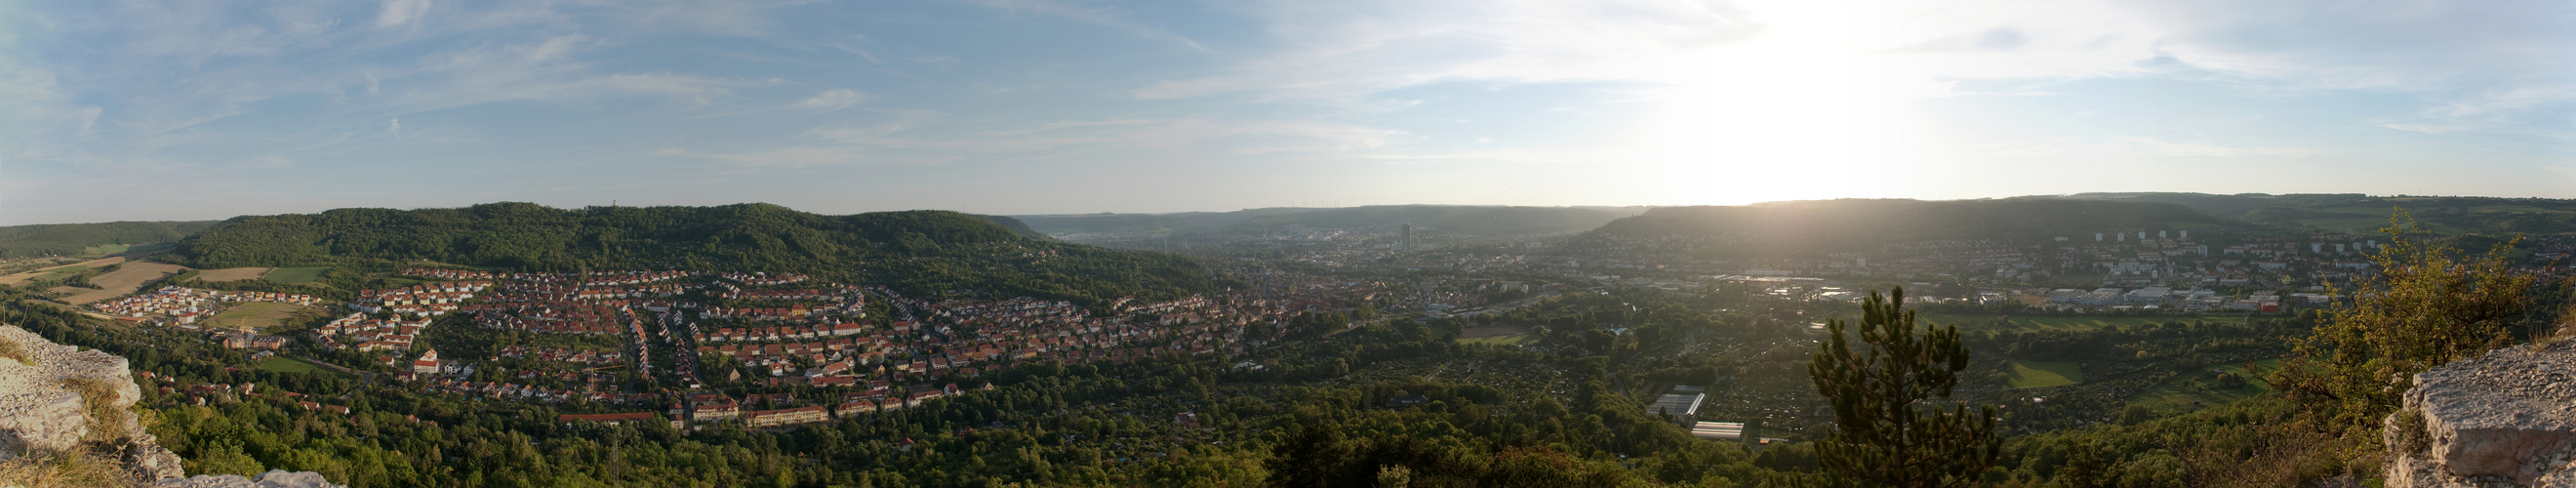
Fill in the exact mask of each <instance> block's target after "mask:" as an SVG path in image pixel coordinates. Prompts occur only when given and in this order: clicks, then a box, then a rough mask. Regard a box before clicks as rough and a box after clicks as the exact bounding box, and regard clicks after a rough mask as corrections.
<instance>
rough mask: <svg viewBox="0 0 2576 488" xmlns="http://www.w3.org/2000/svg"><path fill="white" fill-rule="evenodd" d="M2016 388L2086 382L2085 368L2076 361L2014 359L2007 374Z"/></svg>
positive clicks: (2007, 377)
mask: <svg viewBox="0 0 2576 488" xmlns="http://www.w3.org/2000/svg"><path fill="white" fill-rule="evenodd" d="M2006 379H2007V380H2008V381H2010V382H2011V384H2012V387H2014V388H2040V387H2049V386H2057V385H2071V384H2076V383H2083V382H2084V368H2081V367H2078V366H2076V364H2075V362H2074V361H2013V362H2012V373H2011V374H2010V375H2008V376H2006Z"/></svg>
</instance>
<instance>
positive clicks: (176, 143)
mask: <svg viewBox="0 0 2576 488" xmlns="http://www.w3.org/2000/svg"><path fill="white" fill-rule="evenodd" d="M0 12H5V13H7V14H8V15H0V31H5V32H9V33H10V35H7V36H0V80H6V82H5V83H0V225H17V224H30V223H67V222H103V221H115V220H206V219H219V218H225V217H230V216H234V215H253V214H278V213H306V212H313V211H319V210H325V209H331V208H345V207H389V208H424V207H457V206H464V205H471V204H475V203H488V202H495V201H526V202H534V203H539V204H544V205H549V206H556V207H581V206H588V205H608V204H610V203H611V202H612V201H614V202H617V203H619V204H623V205H637V206H647V205H720V204H729V203H741V202H770V203H776V204H780V205H784V206H788V207H791V208H796V209H799V210H805V211H811V212H817V213H829V214H848V213H859V212H867V211H881V210H903V209H918V208H936V209H948V210H959V211H966V212H973V213H981V214H999V215H1030V214H1084V213H1100V212H1119V213H1170V212H1188V211H1226V210H1223V209H1250V208H1268V207H1297V206H1304V207H1327V206H1328V207H1354V206H1364V205H1386V204H1417V203H1427V204H1449V205H1523V206H1579V205H1603V206H1633V205H1656V206H1673V205H1705V204H1726V205H1732V204H1748V203H1756V202H1765V201H1781V200H1807V199H1828V198H1847V197H1848V198H1917V199H1963V198H1980V197H1985V198H1993V197H2002V196H2018V195H2063V194H2072V193H2086V192H2131V191H2170V192H2202V193H2213V194H2236V193H2249V192H2254V193H2273V194H2282V193H2366V194H2373V195H2395V194H2414V195H2425V194H2452V195H2484V196H2498V197H2548V198H2576V144H2571V139H2576V115H2571V114H2576V65H2570V64H2568V63H2565V62H2564V61H2563V60H2565V59H2576V31H2568V30H2566V29H2564V28H2563V27H2564V26H2566V25H2570V24H2576V5H2571V4H2566V3H2563V2H2539V1H2496V2H2475V3H2460V2H2434V1H2395V2H2380V3H2372V4H2367V5H2361V4H2349V3H2337V2H2293V3H2283V4H2263V5H2245V4H2241V3H2234V2H2214V1H2195V2H2169V3H2158V4H2153V5H2137V4H2123V3H2117V2H2057V3H2047V4H2039V5H2028V4H2016V3H2006V2H1957V3H1943V4H1940V5H1929V4H1913V3H1899V2H1889V3H1877V2H1792V1H1768V0H1746V1H1726V2H1678V3H1674V2H1644V1H1637V2H1625V1H1620V2H1579V3H1561V2H1428V3H1403V4H1376V3H1369V2H1252V3H1242V2H1230V3H1215V2H1211V3H1173V4H1156V5H1125V4H1111V3H1092V2H1080V1H1055V0H973V1H962V2H937V3H902V4H842V3H793V2H791V3H783V4H770V3H749V2H620V3H617V4H613V5H600V4H589V3H580V2H550V1H540V2H507V3H476V2H452V1H439V0H384V1H382V2H379V3H366V4H354V3H353V4H328V3H230V2H186V3H153V2H116V3H78V4H41V3H29V2H10V1H0Z"/></svg>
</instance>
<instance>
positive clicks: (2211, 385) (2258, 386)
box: [2129, 359, 2281, 415]
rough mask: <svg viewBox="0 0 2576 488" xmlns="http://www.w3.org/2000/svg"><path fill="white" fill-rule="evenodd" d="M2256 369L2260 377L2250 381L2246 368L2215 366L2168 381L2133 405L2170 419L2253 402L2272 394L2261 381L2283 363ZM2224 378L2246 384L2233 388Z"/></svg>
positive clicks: (2133, 400)
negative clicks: (2221, 378) (2262, 396)
mask: <svg viewBox="0 0 2576 488" xmlns="http://www.w3.org/2000/svg"><path fill="white" fill-rule="evenodd" d="M2254 369H2255V370H2256V371H2257V373H2256V374H2257V375H2259V376H2258V377H2255V378H2248V377H2246V376H2245V373H2244V372H2243V365H2237V364H2214V365H2210V366H2208V367H2204V368H2201V369H2200V370H2198V371H2189V372H2184V373H2182V374H2177V375H2174V377H2172V378H2166V379H2165V381H2163V382H2161V383H2158V384H2156V387H2155V389H2151V390H2147V391H2144V392H2139V393H2138V394H2137V396H2132V397H2129V404H2131V405H2140V406H2145V407H2147V408H2149V409H2153V410H2155V411H2156V413H2157V414H2160V415H2170V414H2175V413H2182V412H2189V411H2192V410H2199V409H2201V408H2204V407H2212V406H2218V405H2225V404H2228V403H2230V402H2235V401H2237V400H2243V399H2247V398H2253V397H2254V396H2255V395H2261V394H2263V392H2266V391H2271V387H2270V386H2269V385H2266V384H2264V383H2263V382H2262V381H2260V379H2259V377H2260V376H2269V375H2271V374H2272V372H2274V371H2279V370H2280V369H2281V360H2279V359H2266V360H2262V361H2257V362H2255V363H2254ZM2221 374H2229V375H2235V376H2236V377H2237V378H2238V379H2240V380H2245V381H2244V382H2243V384H2241V385H2237V386H2233V387H2230V385H2229V383H2232V382H2228V381H2223V380H2220V379H2219V376H2220V375H2221Z"/></svg>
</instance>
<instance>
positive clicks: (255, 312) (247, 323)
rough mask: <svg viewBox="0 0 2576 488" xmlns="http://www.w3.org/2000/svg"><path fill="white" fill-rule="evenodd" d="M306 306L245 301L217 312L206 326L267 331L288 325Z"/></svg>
mask: <svg viewBox="0 0 2576 488" xmlns="http://www.w3.org/2000/svg"><path fill="white" fill-rule="evenodd" d="M306 308H309V307H305V306H302V305H288V304H284V303H269V302H245V303H241V304H239V305H235V306H233V307H232V308H230V309H227V310H224V311H223V312H222V313H217V314H215V318H214V319H211V320H208V321H206V326H207V327H215V328H249V329H252V330H259V331H266V330H270V329H275V328H277V327H279V326H282V325H286V320H287V319H290V318H294V317H295V314H296V313H297V312H302V311H304V309H306Z"/></svg>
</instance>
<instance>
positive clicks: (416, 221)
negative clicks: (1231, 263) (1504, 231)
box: [178, 203, 1215, 304]
mask: <svg viewBox="0 0 2576 488" xmlns="http://www.w3.org/2000/svg"><path fill="white" fill-rule="evenodd" d="M1024 228H1025V227H1023V229H1024ZM178 256H179V259H181V260H183V261H184V262H186V263H187V264H189V265H191V266H195V267H199V268H209V269H211V268H229V267H241V266H267V267H294V266H358V265H365V264H367V263H384V262H388V261H402V262H411V261H422V260H425V261H434V262H440V263H448V264H457V265H465V266H475V267H484V268H493V269H508V270H528V271H576V270H585V269H639V268H649V269H694V270H739V271H766V272H795V273H808V274H814V275H817V276H821V277H827V278H834V279H842V280H848V281H852V282H859V283H870V284H885V285H891V286H896V287H898V288H903V289H906V290H908V291H918V292H943V291H983V290H990V291H992V292H995V293H999V294H1002V295H1003V296H1037V297H1046V298H1058V299H1066V300H1072V301H1075V302H1078V303H1084V304H1096V303H1100V302H1102V301H1104V300H1107V299H1112V298H1116V297H1119V296H1125V295H1140V296H1147V297H1166V296H1177V295H1183V294H1188V293H1193V292H1200V291H1206V290H1208V289H1211V288H1212V287H1213V286H1214V283H1215V277H1213V276H1212V275H1211V274H1210V273H1209V272H1208V271H1207V270H1205V269H1203V268H1201V267H1199V266H1198V265H1197V264H1196V263H1194V262H1192V261H1189V260H1188V259H1186V258H1182V257H1180V256H1174V255H1169V254H1161V253H1150V252H1135V251H1116V250H1108V249H1102V248H1097V247H1090V246H1083V245H1077V244H1068V243H1062V242H1054V241H1048V240H1041V239H1033V238H1030V237H1027V236H1025V235H1023V234H1022V231H1018V230H1014V229H1012V228H1009V227H1005V226H1004V225H1003V224H1001V223H996V222H995V220H993V219H991V218H985V217H978V216H973V215H967V214H962V213H956V212H946V211H907V212H879V213H866V214H858V215H841V216H828V215H818V214H812V213H806V212H799V211H795V210H790V209H787V208H785V207H779V206H776V205H768V204H740V205H726V206H720V207H641V208H639V207H613V208H603V207H592V208H582V209H555V208H548V207H544V206H539V205H535V204H529V203H493V204H484V205H475V206H472V207H467V208H450V209H421V210H393V209H374V208H351V209H338V210H331V211H327V212H322V213H320V214H310V215H268V216H244V217H236V218H233V219H232V220H227V221H224V222H223V223H221V224H218V225H216V226H215V227H214V228H212V229H208V230H207V231H205V232H204V233H201V234H199V235H197V236H195V237H191V238H189V239H187V240H185V241H182V242H181V243H180V245H179V248H178Z"/></svg>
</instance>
